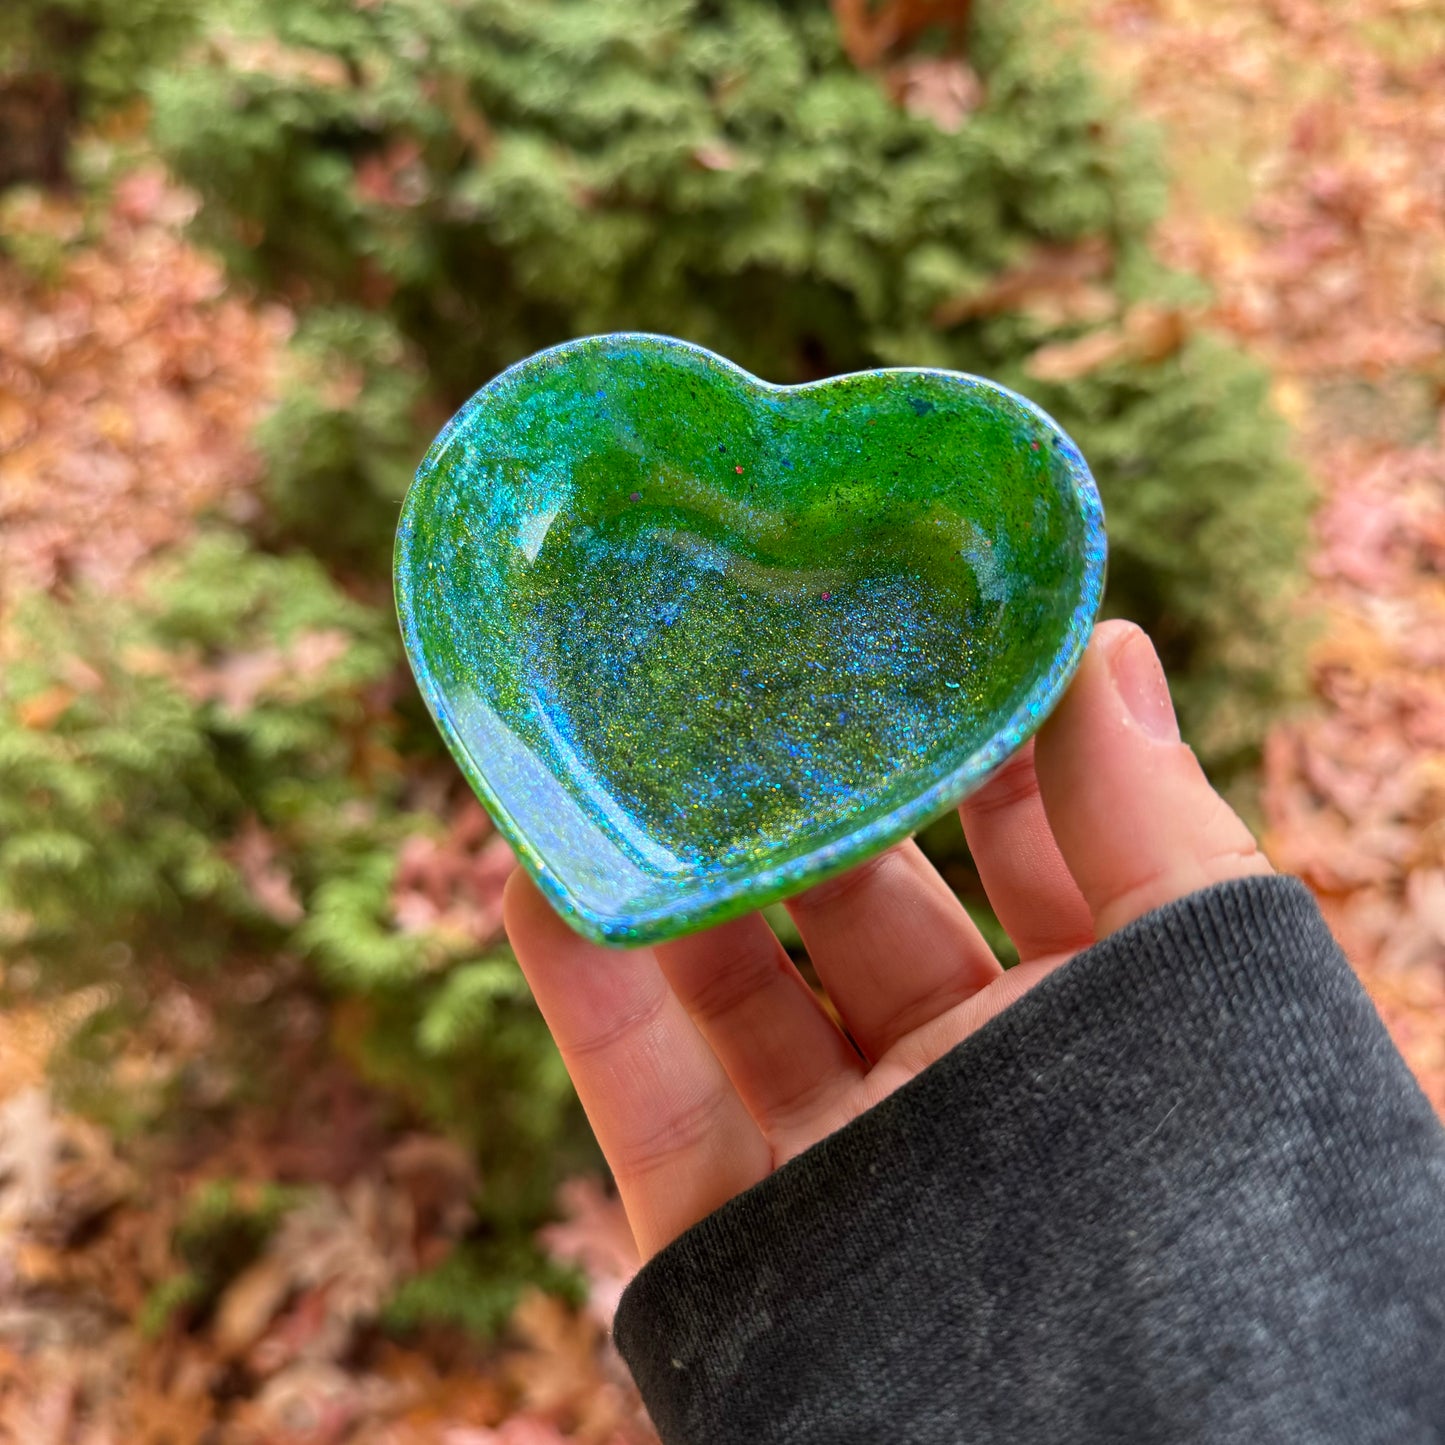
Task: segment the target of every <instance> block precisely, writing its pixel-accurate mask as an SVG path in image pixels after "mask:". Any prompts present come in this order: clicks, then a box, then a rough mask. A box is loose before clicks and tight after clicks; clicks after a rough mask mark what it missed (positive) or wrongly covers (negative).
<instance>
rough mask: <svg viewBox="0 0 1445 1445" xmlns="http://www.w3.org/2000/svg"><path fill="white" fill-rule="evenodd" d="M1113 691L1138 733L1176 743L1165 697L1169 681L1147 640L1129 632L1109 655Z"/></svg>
mask: <svg viewBox="0 0 1445 1445" xmlns="http://www.w3.org/2000/svg"><path fill="white" fill-rule="evenodd" d="M1109 676H1110V677H1111V678H1112V679H1113V681H1114V691H1115V692H1117V693H1118V694H1119V696H1120V698H1121V699H1122V700H1123V703H1124V706H1125V707H1127V708H1128V709H1129V712H1130V715H1131V716H1132V717H1133V719H1134V721H1135V722H1136V723H1138V724H1139V728H1140V730H1141V731H1142V732H1143V733H1144V734H1145V735H1146V736H1148V737H1151V738H1153V739H1154V740H1155V742H1160V743H1177V742H1178V741H1179V720H1178V719H1177V718H1176V717H1175V716H1174V703H1173V701H1172V700H1171V699H1170V697H1169V682H1168V679H1167V678H1166V677H1165V676H1164V669H1163V668H1162V667H1161V666H1160V665H1159V658H1158V657H1157V656H1156V654H1155V652H1154V649H1153V647H1152V646H1151V645H1150V643H1149V639H1148V638H1147V637H1145V636H1144V634H1143V633H1142V632H1130V633H1129V635H1128V636H1127V637H1126V638H1125V639H1124V640H1123V642H1121V643H1120V644H1119V646H1117V647H1116V648H1115V649H1114V651H1113V652H1112V653H1111V654H1110V656H1109Z"/></svg>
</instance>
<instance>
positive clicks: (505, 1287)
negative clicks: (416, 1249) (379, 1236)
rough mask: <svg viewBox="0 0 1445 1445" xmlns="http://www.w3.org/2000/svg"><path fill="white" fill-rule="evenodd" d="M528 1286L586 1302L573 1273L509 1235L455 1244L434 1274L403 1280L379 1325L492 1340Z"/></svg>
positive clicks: (521, 1237)
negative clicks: (454, 1331)
mask: <svg viewBox="0 0 1445 1445" xmlns="http://www.w3.org/2000/svg"><path fill="white" fill-rule="evenodd" d="M528 1286H535V1287H537V1288H540V1289H544V1290H546V1291H547V1292H548V1293H549V1294H556V1295H560V1296H561V1297H562V1298H563V1299H565V1300H567V1301H568V1302H570V1303H572V1304H581V1303H582V1302H583V1301H584V1300H585V1299H586V1298H587V1288H586V1283H585V1281H584V1280H583V1278H582V1276H581V1275H580V1274H579V1273H578V1272H577V1271H576V1270H574V1269H572V1268H570V1267H569V1266H566V1265H560V1264H557V1263H556V1262H555V1261H553V1260H551V1259H548V1258H547V1256H546V1255H544V1254H542V1253H541V1252H540V1251H539V1250H538V1249H537V1247H536V1245H535V1244H533V1243H532V1241H531V1239H530V1237H528V1236H527V1235H520V1234H512V1235H507V1236H499V1237H496V1238H492V1239H486V1240H480V1241H467V1242H466V1243H463V1244H460V1245H458V1246H457V1247H456V1248H455V1249H454V1250H452V1251H451V1253H450V1254H448V1255H447V1257H446V1258H445V1259H444V1260H443V1261H442V1262H441V1263H440V1264H439V1265H437V1266H436V1267H435V1268H434V1269H429V1270H427V1271H425V1272H424V1273H422V1274H419V1275H416V1276H414V1277H413V1278H411V1279H409V1280H407V1281H406V1282H405V1283H404V1284H402V1286H401V1287H400V1288H399V1289H398V1290H397V1292H396V1293H395V1294H394V1295H393V1296H392V1297H391V1299H390V1300H389V1301H388V1302H387V1304H386V1307H385V1309H384V1310H383V1312H382V1324H383V1325H384V1326H385V1327H386V1328H387V1329H389V1330H391V1331H393V1332H394V1333H396V1334H406V1333H409V1332H411V1331H413V1330H418V1329H423V1328H425V1327H426V1326H428V1325H451V1326H455V1327H457V1328H459V1329H462V1330H465V1331H466V1332H467V1333H468V1334H470V1335H474V1336H476V1337H477V1338H478V1339H481V1340H492V1339H495V1338H496V1337H497V1336H498V1335H499V1334H500V1333H501V1331H502V1328H503V1327H504V1326H505V1325H506V1323H507V1321H508V1319H509V1318H510V1317H511V1314H512V1310H513V1309H514V1307H515V1306H516V1303H517V1299H518V1297H519V1296H520V1295H521V1293H522V1291H523V1290H524V1289H525V1288H527V1287H528Z"/></svg>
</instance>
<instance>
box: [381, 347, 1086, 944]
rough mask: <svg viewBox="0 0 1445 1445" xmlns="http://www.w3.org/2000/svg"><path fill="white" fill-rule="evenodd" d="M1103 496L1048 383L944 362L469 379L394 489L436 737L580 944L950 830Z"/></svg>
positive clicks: (624, 936) (576, 361)
mask: <svg viewBox="0 0 1445 1445" xmlns="http://www.w3.org/2000/svg"><path fill="white" fill-rule="evenodd" d="M1104 567H1105V542H1104V519H1103V510H1102V508H1101V506H1100V504H1099V495H1098V491H1097V489H1096V488H1095V486H1094V482H1093V478H1092V477H1091V476H1090V474H1089V469H1088V467H1087V466H1086V465H1085V462H1084V459H1083V457H1082V456H1081V455H1080V454H1079V451H1078V449H1077V448H1076V447H1075V446H1074V444H1073V443H1072V442H1071V441H1070V440H1069V438H1068V437H1067V436H1066V435H1065V434H1064V432H1063V431H1062V430H1061V429H1060V428H1059V427H1058V425H1057V424H1056V423H1054V422H1053V421H1052V420H1051V419H1050V418H1049V417H1048V416H1046V415H1045V414H1044V413H1043V412H1042V411H1040V410H1039V409H1038V408H1037V407H1036V406H1034V405H1033V404H1032V403H1031V402H1029V401H1026V400H1025V399H1024V398H1023V397H1020V396H1018V395H1016V394H1015V393H1014V392H1011V391H1009V390H1007V389H1005V388H1003V387H1001V386H997V385H995V384H994V383H992V382H989V381H984V380H981V379H980V378H978V377H973V376H966V375H962V374H960V373H957V372H946V371H931V370H924V369H916V370H915V369H898V370H881V371H869V372H861V373H858V374H856V375H851V376H839V377H835V378H832V379H831V380H827V381H819V382H811V383H808V384H806V385H802V386H774V385H771V384H769V383H767V382H764V381H759V380H758V379H757V378H756V377H753V376H751V375H749V374H748V373H747V372H745V371H743V370H741V369H740V368H738V367H736V366H734V365H733V364H732V363H730V362H728V361H725V360H723V359H722V358H721V357H719V356H715V355H713V354H712V353H711V352H708V351H704V350H703V349H702V348H700V347H697V346H693V345H690V344H688V343H685V342H682V341H677V340H674V339H673V338H671V337H665V336H651V335H641V334H638V335H632V334H622V335H610V336H590V337H585V338H583V339H581V340H578V341H571V342H568V343H566V344H565V345H562V346H556V347H553V348H552V349H551V350H548V351H543V352H539V353H538V354H537V355H535V356H532V357H529V358H528V359H527V360H525V361H522V362H519V363H518V364H517V365H515V366H513V367H511V368H510V369H508V370H507V371H504V372H503V373H501V375H499V376H498V377H496V378H495V379H494V380H493V381H491V382H490V383H488V384H487V385H486V386H485V387H483V388H482V390H481V391H479V392H478V393H477V394H476V395H475V396H474V397H473V398H472V399H471V401H469V402H468V403H467V404H466V406H464V407H463V408H462V409H461V411H459V412H458V413H457V415H456V416H455V417H454V418H453V419H452V420H451V422H450V423H449V424H448V425H447V427H446V428H445V429H444V430H443V431H442V433H441V435H440V436H438V437H437V439H436V441H435V443H434V444H433V445H432V448H431V450H430V451H429V452H428V453H427V456H426V459H425V460H424V461H423V463H422V465H421V468H420V470H419V471H418V472H417V475H416V480H415V482H414V483H413V484H412V486H411V488H410V490H409V491H408V493H407V496H406V501H405V503H404V504H403V507H402V514H401V521H400V525H399V528H398V532H397V541H396V600H397V610H398V613H399V615H400V618H401V628H402V635H403V638H404V640H405V643H406V651H407V655H408V657H409V659H410V662H411V666H412V669H413V671H414V672H415V674H416V678H417V682H418V683H419V684H420V686H421V690H422V694H423V695H424V697H425V698H426V701H427V705H428V706H429V707H430V709H431V712H432V715H433V717H435V719H436V721H437V725H438V726H439V727H440V729H441V731H442V734H443V736H444V737H445V738H446V741H447V745H448V746H449V747H450V749H451V751H452V753H453V755H454V756H455V757H456V760H457V762H458V763H459V764H460V765H461V768H462V771H463V772H464V773H465V774H466V776H467V778H468V780H469V781H470V783H471V785H472V787H473V788H474V789H475V790H476V792H477V795H478V796H479V797H480V798H481V800H482V802H483V803H484V804H485V805H486V807H487V809H488V811H489V812H490V813H491V815H492V817H493V818H494V819H495V820H496V823H497V826H498V827H499V828H500V829H501V830H502V832H503V833H504V834H505V835H506V837H507V838H508V840H509V841H510V842H511V844H512V845H513V847H514V848H515V849H516V851H517V854H518V856H519V857H520V858H521V860H522V862H523V863H524V864H525V865H526V866H527V868H528V869H529V870H530V871H531V873H532V874H533V876H534V877H535V878H536V880H537V882H538V884H539V885H540V886H541V888H542V889H543V891H544V892H545V893H546V894H547V896H548V897H549V898H550V899H551V901H552V903H553V904H554V905H555V906H556V907H557V909H558V910H559V911H560V912H561V913H562V914H563V916H564V917H566V918H567V919H568V921H569V922H571V924H572V925H573V926H574V927H575V928H576V929H577V930H578V931H579V932H581V933H583V934H585V935H587V936H588V937H589V938H593V939H596V940H599V941H603V942H609V943H619V944H627V943H643V942H648V941H653V940H658V939H664V938H670V937H674V936H676V935H679V934H683V933H688V932H692V931H693V930H695V929H698V928H702V927H704V926H707V925H709V924H713V923H718V922H721V921H723V920H724V919H727V918H730V917H733V916H734V915H736V914H739V913H743V912H746V911H748V910H750V909H753V908H758V907H761V906H762V905H764V904H766V903H770V902H772V901H774V900H775V899H778V898H781V897H785V896H787V895H788V894H791V893H795V892H797V891H799V890H800V889H802V888H804V887H806V886H807V885H809V884H811V883H814V882H817V881H818V880H819V879H821V878H824V877H826V876H828V875H829V874H832V873H836V872H838V871H839V870H841V869H843V868H846V867H848V866H849V865H850V864H854V863H857V862H859V861H861V860H862V859H864V858H866V857H867V856H869V855H870V854H872V853H875V852H877V851H879V850H880V849H882V848H884V847H886V846H888V845H889V844H891V843H895V842H897V841H898V840H900V839H901V838H904V837H905V836H907V835H908V834H909V833H911V832H913V831H914V830H916V829H917V828H919V827H920V826H922V825H923V824H925V823H927V822H929V821H930V820H932V819H933V818H935V817H937V816H939V815H940V814H941V813H943V812H944V811H946V810H947V809H948V808H949V807H951V806H952V805H953V804H955V803H957V802H958V801H959V800H960V799H961V798H963V797H964V796H966V795H967V794H968V793H969V792H970V791H971V790H972V789H974V788H975V787H977V786H978V785H979V784H980V783H981V782H983V781H984V779H986V778H987V777H988V775H989V774H990V773H991V772H993V771H994V770H995V769H996V768H997V767H998V766H999V764H1000V763H1002V762H1003V761H1004V760H1005V759H1006V758H1007V757H1008V755H1009V754H1010V753H1012V752H1013V751H1014V750H1015V749H1016V748H1017V747H1018V746H1019V745H1020V744H1021V743H1022V742H1023V741H1024V740H1025V739H1026V738H1027V737H1028V736H1029V735H1030V734H1031V733H1033V731H1034V730H1035V729H1036V728H1037V727H1038V726H1039V724H1040V723H1041V722H1042V721H1043V719H1044V718H1045V716H1046V715H1047V714H1048V712H1049V710H1050V708H1052V707H1053V705H1054V704H1055V703H1056V702H1057V701H1058V699H1059V697H1060V696H1061V694H1062V692H1063V690H1064V688H1065V686H1066V685H1067V683H1068V681H1069V678H1070V677H1071V675H1072V674H1073V671H1074V669H1075V668H1076V667H1077V666H1078V662H1079V658H1080V656H1081V655H1082V653H1083V649H1084V645H1085V643H1086V642H1087V640H1088V636H1089V633H1090V630H1091V629H1092V627H1093V623H1094V618H1095V615H1096V613H1097V611H1098V608H1099V602H1100V598H1101V595H1102V592H1103V585H1104Z"/></svg>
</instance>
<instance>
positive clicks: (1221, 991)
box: [615, 878, 1445, 1445]
mask: <svg viewBox="0 0 1445 1445" xmlns="http://www.w3.org/2000/svg"><path fill="white" fill-rule="evenodd" d="M899 966H900V967H906V961H904V960H900V961H899ZM615 1333H616V1340H617V1343H618V1346H619V1347H620V1349H621V1351H622V1354H623V1356H624V1357H625V1358H626V1360H627V1361H628V1363H629V1365H630V1366H631V1367H632V1370H633V1373H634V1374H635V1376H636V1378H637V1381H638V1383H639V1385H640V1387H641V1390H642V1394H643V1398H644V1399H645V1401H646V1403H647V1405H648V1408H649V1409H650V1411H651V1412H652V1416H653V1419H654V1421H655V1422H656V1424H657V1427H658V1430H659V1431H660V1433H661V1435H662V1438H663V1440H664V1441H665V1442H667V1445H774V1442H784V1441H787V1442H797V1445H855V1442H856V1445H864V1442H867V1445H913V1442H919V1445H923V1442H928V1445H934V1442H937V1445H975V1442H977V1445H985V1442H987V1445H992V1442H1008V1445H1021V1442H1022V1445H1028V1442H1035V1441H1038V1442H1044V1441H1047V1442H1050V1445H1061V1442H1071V1441H1097V1442H1109V1445H1116V1442H1118V1445H1152V1442H1156V1441H1208V1442H1210V1445H1226V1442H1234V1441H1240V1442H1248V1445H1265V1442H1274V1441H1291V1442H1296V1441H1298V1442H1314V1441H1321V1442H1331V1445H1333V1442H1338V1445H1373V1442H1379V1445H1415V1442H1426V1441H1445V1131H1442V1129H1441V1126H1440V1124H1439V1122H1438V1121H1437V1120H1436V1118H1435V1117H1434V1115H1433V1113H1432V1112H1431V1109H1430V1107H1429V1105H1428V1103H1427V1101H1426V1100H1425V1098H1424V1096H1423V1095H1422V1094H1421V1092H1420V1090H1419V1088H1418V1087H1417V1086H1416V1084H1415V1082H1414V1080H1413V1079H1412V1078H1411V1076H1410V1074H1409V1072H1408V1071H1407V1069H1406V1067H1405V1064H1404V1062H1403V1060H1402V1059H1401V1058H1400V1055H1399V1054H1398V1053H1397V1052H1396V1051H1395V1048H1394V1046H1393V1045H1392V1044H1391V1042H1390V1039H1389V1037H1388V1035H1387V1034H1386V1033H1385V1030H1384V1028H1383V1026H1382V1025H1381V1023H1380V1020H1379V1017H1378V1015H1377V1014H1376V1013H1375V1011H1374V1009H1373V1007H1372V1006H1371V1004H1370V1002H1369V1000H1368V999H1367V997H1366V996H1365V994H1364V992H1363V991H1362V989H1361V988H1360V986H1359V984H1358V982H1357V981H1356V979H1355V977H1354V975H1353V974H1352V972H1351V971H1350V968H1349V965H1348V964H1347V963H1346V961H1345V959H1344V958H1343V957H1342V955H1341V954H1340V951H1339V949H1338V948H1337V947H1336V945H1335V943H1334V940H1333V939H1332V938H1331V936H1330V934H1329V931H1328V930H1327V928H1326V927H1325V924H1324V921H1323V919H1322V918H1321V916H1320V914H1319V911H1318V910H1317V908H1316V907H1315V904H1314V902H1313V900H1312V899H1311V898H1310V896H1309V894H1308V892H1307V891H1306V890H1305V889H1304V887H1303V886H1302V885H1301V884H1300V883H1298V882H1297V881H1295V880H1293V879H1282V878H1268V879H1249V880H1245V881H1241V882H1237V883H1229V884H1224V885H1220V886H1218V887H1215V888H1211V889H1207V890H1205V891H1204V892H1202V893H1198V894H1195V895H1194V896H1193V897H1191V898H1188V899H1185V900H1183V901H1182V902H1180V903H1176V904H1172V905H1170V906H1169V907H1168V908H1164V909H1161V910H1159V911H1158V912H1155V913H1152V914H1150V915H1149V916H1147V917H1145V918H1143V919H1141V920H1139V921H1138V922H1137V923H1134V924H1132V925H1130V926H1129V927H1128V928H1126V929H1124V930H1122V931H1121V932H1120V933H1117V934H1115V935H1114V936H1113V937H1111V938H1109V939H1107V940H1105V941H1104V942H1103V943H1100V944H1097V945H1095V946H1094V947H1093V948H1090V949H1089V950H1088V951H1087V952H1085V953H1082V954H1080V955H1079V956H1078V957H1077V958H1075V959H1074V960H1073V961H1071V962H1070V963H1068V964H1066V965H1065V966H1064V967H1063V968H1061V969H1059V970H1058V971H1057V972H1055V973H1054V974H1052V975H1051V976H1050V977H1048V978H1047V979H1045V980H1044V981H1043V982H1042V983H1041V984H1039V985H1038V986H1037V987H1036V988H1034V989H1033V990H1032V991H1031V992H1029V993H1028V994H1027V995H1026V996H1025V997H1024V998H1023V999H1021V1000H1020V1001H1019V1002H1018V1003H1016V1004H1014V1005H1013V1006H1012V1007H1011V1008H1009V1009H1008V1010H1007V1011H1006V1012H1005V1013H1003V1014H1001V1015H1000V1016H999V1017H998V1018H996V1019H994V1020H992V1021H991V1022H990V1023H988V1024H987V1025H985V1027H984V1028H982V1029H981V1030H980V1031H979V1032H978V1033H976V1034H975V1035H974V1036H973V1037H972V1038H970V1039H968V1040H966V1041H965V1042H964V1043H962V1044H961V1045H959V1046H958V1047H957V1048H955V1049H954V1050H953V1051H952V1052H951V1053H949V1054H948V1055H947V1056H946V1057H945V1058H943V1059H941V1060H940V1061H939V1062H938V1063H936V1064H935V1065H933V1067H931V1068H930V1069H928V1070H927V1071H926V1072H925V1073H923V1074H922V1075H920V1076H919V1077H918V1078H917V1079H915V1080H914V1081H913V1082H912V1083H910V1084H908V1085H907V1086H905V1087H904V1088H902V1089H900V1090H899V1091H898V1092H897V1093H895V1094H893V1095H892V1096H891V1097H889V1098H888V1099H886V1100H885V1101H884V1102H883V1103H882V1104H881V1105H879V1106H878V1107H877V1108H875V1109H872V1110H870V1111H869V1112H868V1113H867V1114H865V1115H864V1116H862V1117H861V1118H859V1119H857V1120H855V1121H854V1122H853V1123H851V1124H849V1125H848V1126H847V1127H846V1128H844V1129H841V1130H839V1131H838V1132H837V1133H836V1134H833V1135H830V1136H829V1137H828V1138H826V1139H824V1140H823V1141H822V1142H821V1143H819V1144H817V1145H815V1146H814V1147H813V1148H812V1149H810V1150H809V1151H808V1152H807V1153H805V1154H803V1155H801V1156H800V1157H798V1158H797V1159H794V1160H793V1161H791V1162H790V1163H788V1164H786V1165H785V1166H784V1167H783V1168H781V1169H779V1170H778V1171H777V1173H775V1174H774V1175H772V1176H771V1177H770V1178H769V1179H767V1180H765V1181H764V1182H763V1183H761V1184H759V1185H758V1186H756V1187H755V1188H753V1189H750V1190H749V1191H748V1192H747V1193H745V1194H743V1195H740V1196H739V1197H738V1198H736V1199H733V1200H732V1201H730V1202H729V1203H728V1204H726V1205H724V1206H723V1207H722V1208H721V1209H719V1210H717V1211H716V1212H715V1213H714V1214H712V1215H710V1216H709V1217H708V1218H707V1219H705V1220H703V1221H702V1222H701V1223H700V1224H698V1225H696V1226H694V1227H693V1228H692V1229H690V1230H689V1231H688V1232H687V1233H686V1234H684V1235H683V1236H682V1237H681V1238H680V1239H678V1240H676V1241H674V1242H673V1243H672V1244H671V1245H669V1246H668V1247H667V1248H666V1249H665V1250H663V1251H662V1252H661V1253H660V1254H659V1255H657V1256H656V1257H655V1258H654V1259H653V1260H652V1261H650V1262H649V1263H648V1264H647V1265H646V1266H645V1267H644V1268H643V1270H642V1271H641V1273H640V1274H639V1275H638V1276H637V1278H636V1279H635V1280H634V1281H633V1283H632V1284H631V1285H630V1286H629V1288H628V1290H627V1292H626V1294H625V1295H624V1297H623V1300H622V1304H621V1307H620V1309H619V1310H618V1314H617V1320H616V1327H615Z"/></svg>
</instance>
